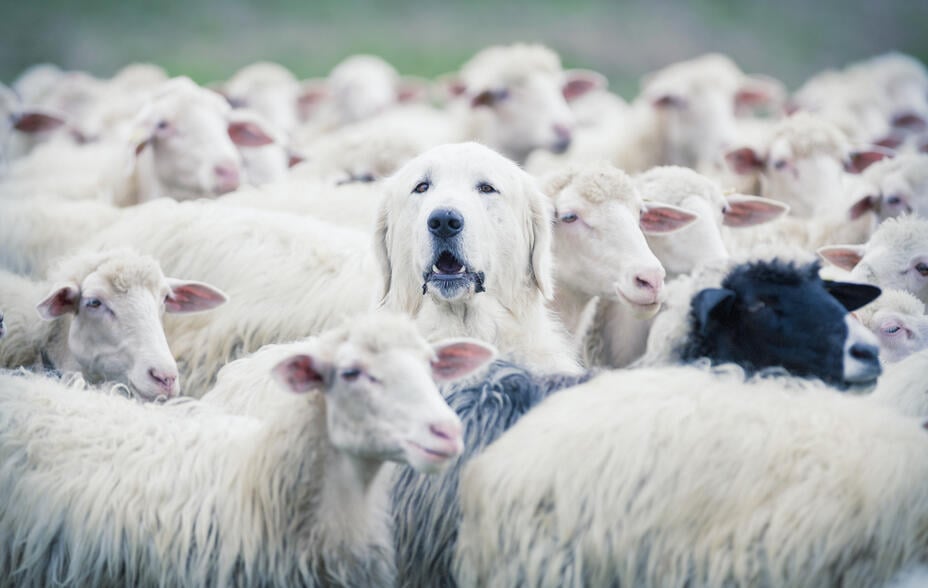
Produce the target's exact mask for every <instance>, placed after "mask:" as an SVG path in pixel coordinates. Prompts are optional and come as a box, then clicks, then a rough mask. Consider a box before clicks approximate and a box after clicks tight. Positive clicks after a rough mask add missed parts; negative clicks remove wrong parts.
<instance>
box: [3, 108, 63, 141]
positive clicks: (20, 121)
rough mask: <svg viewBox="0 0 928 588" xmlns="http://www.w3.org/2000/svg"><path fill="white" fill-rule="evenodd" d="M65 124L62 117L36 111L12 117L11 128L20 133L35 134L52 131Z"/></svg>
mask: <svg viewBox="0 0 928 588" xmlns="http://www.w3.org/2000/svg"><path fill="white" fill-rule="evenodd" d="M64 123H65V119H64V117H61V116H58V115H56V114H52V113H49V112H40V111H37V110H33V111H24V112H18V113H16V114H15V115H13V128H14V129H16V130H17V131H19V132H21V133H28V134H30V135H31V134H35V133H44V132H46V131H53V130H55V129H57V128H59V127H61V126H62V125H63V124H64Z"/></svg>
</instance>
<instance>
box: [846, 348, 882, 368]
mask: <svg viewBox="0 0 928 588" xmlns="http://www.w3.org/2000/svg"><path fill="white" fill-rule="evenodd" d="M850 353H851V357H853V358H854V359H856V360H858V361H862V362H864V363H879V358H880V348H879V347H876V346H874V345H867V344H866V343H854V344H853V345H851V350H850Z"/></svg>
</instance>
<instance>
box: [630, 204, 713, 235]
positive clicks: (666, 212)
mask: <svg viewBox="0 0 928 588" xmlns="http://www.w3.org/2000/svg"><path fill="white" fill-rule="evenodd" d="M697 220H699V216H698V215H696V214H694V213H692V212H690V211H689V210H686V209H684V208H680V207H679V206H671V205H670V204H660V203H658V202H647V203H645V205H644V207H642V209H641V218H639V219H638V226H639V227H641V230H642V232H644V234H646V235H667V234H670V233H675V232H677V231H679V230H680V229H684V228H686V227H688V226H690V225H691V224H693V223H694V222H696V221H697Z"/></svg>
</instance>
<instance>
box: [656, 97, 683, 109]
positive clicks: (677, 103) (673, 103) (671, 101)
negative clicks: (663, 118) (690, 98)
mask: <svg viewBox="0 0 928 588" xmlns="http://www.w3.org/2000/svg"><path fill="white" fill-rule="evenodd" d="M651 106H653V107H654V108H656V109H658V110H663V109H666V110H671V109H675V108H683V107H684V106H686V98H683V97H682V96H677V95H676V94H661V95H660V96H656V97H655V98H653V99H652V100H651Z"/></svg>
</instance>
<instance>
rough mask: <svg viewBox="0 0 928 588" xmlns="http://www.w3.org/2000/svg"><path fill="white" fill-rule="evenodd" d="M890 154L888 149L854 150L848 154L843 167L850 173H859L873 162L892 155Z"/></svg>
mask: <svg viewBox="0 0 928 588" xmlns="http://www.w3.org/2000/svg"><path fill="white" fill-rule="evenodd" d="M892 155H893V154H892V153H891V152H890V151H888V150H876V149H872V150H869V149H868V150H866V151H855V152H854V153H851V154H850V155H849V156H848V160H847V162H846V163H845V165H844V169H845V170H847V171H848V172H850V173H852V174H859V173H861V172H862V171H864V170H865V169H867V168H868V167H870V166H871V165H873V164H874V163H876V162H878V161H880V160H881V159H886V158H887V157H892Z"/></svg>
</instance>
